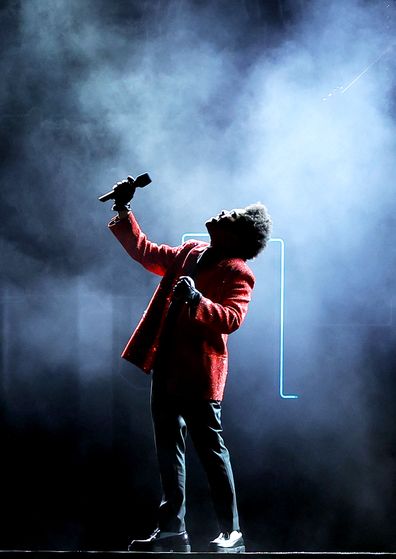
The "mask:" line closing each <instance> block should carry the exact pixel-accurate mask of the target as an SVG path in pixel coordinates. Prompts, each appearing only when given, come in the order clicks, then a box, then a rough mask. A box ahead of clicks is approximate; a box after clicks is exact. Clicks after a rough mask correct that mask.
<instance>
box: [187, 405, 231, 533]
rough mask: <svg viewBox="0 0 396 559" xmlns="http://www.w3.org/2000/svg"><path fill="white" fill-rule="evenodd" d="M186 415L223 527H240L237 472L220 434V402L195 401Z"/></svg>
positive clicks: (224, 530)
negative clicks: (235, 480)
mask: <svg viewBox="0 0 396 559" xmlns="http://www.w3.org/2000/svg"><path fill="white" fill-rule="evenodd" d="M186 408H187V406H186ZM184 417H185V419H186V422H187V426H188V429H189V432H190V435H191V438H192V441H193V443H194V446H195V448H196V450H197V453H198V456H199V458H200V461H201V463H202V465H203V467H204V468H205V471H206V474H207V476H208V482H209V487H210V490H211V494H212V499H213V504H214V507H215V511H216V514H217V518H218V521H219V527H220V530H221V532H232V531H234V530H238V531H239V518H238V509H237V502H236V494H235V485H234V476H233V473H232V469H231V463H230V455H229V452H228V450H227V448H226V446H225V444H224V441H223V437H222V435H221V433H222V430H223V428H222V425H221V404H220V402H215V401H209V402H199V403H194V404H192V405H190V406H188V408H187V409H186V410H185V412H184Z"/></svg>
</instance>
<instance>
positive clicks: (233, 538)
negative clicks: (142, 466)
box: [109, 177, 272, 553]
mask: <svg viewBox="0 0 396 559" xmlns="http://www.w3.org/2000/svg"><path fill="white" fill-rule="evenodd" d="M128 186H129V188H128ZM134 190H135V189H134V188H133V179H132V178H131V177H128V179H127V180H126V181H122V182H120V183H117V185H116V187H115V192H116V193H117V192H118V195H117V194H116V196H115V201H116V203H115V204H114V206H113V209H114V210H116V211H118V216H115V217H114V218H113V219H112V220H111V221H110V223H109V227H110V230H111V231H112V233H114V235H115V236H116V237H117V239H118V240H119V241H120V242H121V244H122V245H123V247H124V248H125V250H126V251H127V252H128V254H129V255H130V256H131V257H132V258H134V259H135V260H137V261H138V262H140V264H142V265H143V266H144V267H145V268H147V269H148V270H149V271H151V272H153V273H155V274H158V275H160V276H162V280H161V282H160V284H159V286H158V288H157V290H156V292H155V294H154V295H153V297H152V299H151V301H150V304H149V306H148V308H147V310H146V311H145V313H144V314H143V317H142V319H141V320H140V322H139V324H138V326H137V328H136V330H135V331H134V333H133V334H132V337H131V338H130V340H129V342H128V344H127V346H126V347H125V349H124V351H123V353H122V357H124V358H125V359H127V360H128V361H130V362H132V363H134V364H135V365H137V366H138V367H140V368H141V369H142V370H143V371H144V372H146V373H150V372H153V379H152V389H151V411H152V418H153V425H154V434H155V443H156V450H157V456H158V463H159V469H160V475H161V485H162V491H163V495H162V501H161V504H160V507H159V515H158V527H157V529H156V530H155V531H154V532H153V534H152V535H151V536H150V537H149V538H148V539H147V540H133V541H132V542H131V544H130V546H129V550H130V551H157V552H162V551H174V552H178V551H179V552H180V551H181V552H183V551H185V552H188V551H190V550H191V547H190V543H189V539H188V535H187V532H186V527H185V521H184V516H185V441H186V436H187V430H188V431H189V433H190V436H191V438H192V441H193V443H194V446H195V448H196V451H197V453H198V456H199V458H200V461H201V463H202V465H203V467H204V469H205V471H206V474H207V478H208V483H209V486H210V490H211V495H212V499H213V504H214V508H215V511H216V515H217V518H218V522H219V528H220V534H219V536H218V537H217V538H216V539H214V540H212V541H211V542H210V544H209V550H211V551H215V552H232V553H238V552H243V551H245V546H244V541H243V537H242V533H241V532H240V526H239V518H238V510H237V503H236V495H235V486H234V479H233V474H232V469H231V464H230V457H229V453H228V450H227V448H226V446H225V445H224V441H223V438H222V435H221V433H222V425H221V401H222V399H223V392H224V386H225V382H226V376H227V364H228V359H227V337H228V334H230V333H232V332H234V331H235V330H237V329H238V328H239V326H240V325H241V323H242V321H243V319H244V317H245V315H246V312H247V308H248V303H249V301H250V295H251V291H252V289H253V285H254V275H253V273H252V271H251V270H250V268H249V267H248V266H247V264H246V260H248V259H251V258H254V257H255V256H257V254H258V253H259V252H260V251H261V250H262V249H263V248H264V247H265V246H266V244H267V242H268V240H269V238H270V234H271V227H272V223H271V218H270V216H269V215H268V212H267V210H266V208H265V206H263V205H262V204H253V205H251V206H248V207H247V208H244V209H236V210H232V211H222V212H221V213H220V214H219V215H217V216H216V217H213V218H212V219H210V220H208V221H207V222H206V224H205V225H206V227H207V230H208V233H209V235H210V244H209V243H204V242H198V241H188V242H186V243H184V244H182V245H181V246H178V247H170V246H168V245H157V244H155V243H152V242H150V241H149V240H148V239H147V237H146V236H145V235H144V234H143V233H142V231H141V229H140V227H139V225H138V223H137V221H136V218H135V216H134V215H133V213H132V212H131V211H129V204H128V202H129V201H130V199H131V198H132V196H133V194H134Z"/></svg>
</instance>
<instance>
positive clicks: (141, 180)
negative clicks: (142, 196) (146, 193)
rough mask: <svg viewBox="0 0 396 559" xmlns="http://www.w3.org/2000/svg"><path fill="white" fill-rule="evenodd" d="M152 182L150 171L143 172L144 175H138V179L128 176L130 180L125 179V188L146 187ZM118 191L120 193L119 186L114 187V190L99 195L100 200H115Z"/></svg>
mask: <svg viewBox="0 0 396 559" xmlns="http://www.w3.org/2000/svg"><path fill="white" fill-rule="evenodd" d="M150 182H151V178H150V175H149V174H148V173H143V174H142V175H139V176H138V177H136V179H134V178H133V177H128V182H127V181H125V189H129V188H130V187H133V188H144V187H145V186H147V185H148V184H150ZM117 192H118V194H119V193H120V190H119V188H117V189H116V188H113V190H110V192H106V194H103V195H102V196H99V198H98V200H100V201H101V202H107V200H115V199H116V196H117Z"/></svg>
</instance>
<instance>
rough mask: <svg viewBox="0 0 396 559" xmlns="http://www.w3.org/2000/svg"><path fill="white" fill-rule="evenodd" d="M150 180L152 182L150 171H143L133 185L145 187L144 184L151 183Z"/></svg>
mask: <svg viewBox="0 0 396 559" xmlns="http://www.w3.org/2000/svg"><path fill="white" fill-rule="evenodd" d="M150 182H151V179H150V175H149V174H148V173H143V174H142V175H139V176H138V177H136V179H135V181H134V183H133V185H134V186H136V187H138V188H143V187H144V186H147V185H148V184H150Z"/></svg>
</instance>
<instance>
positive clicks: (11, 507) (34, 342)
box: [0, 0, 396, 551]
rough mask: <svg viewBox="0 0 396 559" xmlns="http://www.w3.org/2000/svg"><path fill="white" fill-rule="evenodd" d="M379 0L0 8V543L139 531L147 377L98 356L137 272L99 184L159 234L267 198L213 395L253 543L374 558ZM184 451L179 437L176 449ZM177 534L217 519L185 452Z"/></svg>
mask: <svg viewBox="0 0 396 559" xmlns="http://www.w3.org/2000/svg"><path fill="white" fill-rule="evenodd" d="M395 13H396V5H395V2H394V0H388V1H380V0H378V1H375V0H373V1H357V0H356V1H355V0H343V1H341V0H340V1H336V0H331V1H329V2H325V1H324V0H311V1H308V0H294V1H293V0H244V1H243V0H240V1H235V0H228V1H226V0H219V1H212V2H209V1H198V0H191V1H187V0H151V1H150V0H146V1H139V2H138V1H134V0H130V1H126V0H115V1H110V0H80V1H77V0H53V1H51V0H23V1H22V0H20V1H17V0H3V1H2V2H1V4H0V21H1V29H2V32H1V39H0V40H1V46H2V57H1V62H0V66H1V86H0V106H1V109H0V119H1V159H2V165H1V183H2V188H1V196H2V204H1V212H2V215H1V221H0V223H1V225H0V227H1V241H0V243H1V244H0V247H1V255H2V265H1V276H2V288H1V289H2V291H1V298H0V313H1V314H0V316H1V328H2V336H1V340H2V343H1V377H0V397H1V408H0V410H1V411H0V414H1V466H2V475H1V488H0V495H1V508H2V511H3V520H2V523H1V527H0V548H2V549H32V548H40V549H125V548H126V546H127V543H128V538H130V537H141V536H145V535H148V534H149V533H150V531H151V529H152V528H153V527H154V526H155V516H156V507H157V505H158V502H159V497H160V487H159V481H158V474H157V469H156V461H155V452H154V444H153V439H152V430H151V420H150V415H149V386H150V379H149V377H146V376H145V375H143V374H142V373H141V372H139V371H138V370H137V369H135V368H134V367H133V366H131V365H129V364H127V363H126V362H121V359H120V358H119V355H120V352H121V350H122V348H123V346H124V344H125V343H126V341H127V339H128V337H129V334H130V332H131V331H132V329H133V327H134V326H135V325H136V323H137V321H138V319H139V317H140V315H141V313H142V312H143V310H144V309H145V306H146V305H147V302H148V300H149V298H150V296H151V293H152V291H153V289H154V288H155V285H156V283H157V281H158V278H156V277H154V276H153V277H151V276H150V274H149V273H148V272H145V271H144V270H141V269H140V268H139V267H138V265H137V264H135V263H134V262H132V261H130V260H129V258H128V257H127V256H126V254H125V253H123V251H122V249H121V248H120V247H119V246H118V245H117V243H116V242H115V240H114V239H113V238H112V236H111V234H109V233H108V231H107V229H106V223H107V221H108V219H109V218H110V216H111V215H112V212H111V211H110V205H109V204H106V205H102V204H100V203H99V202H97V200H96V198H97V196H98V195H100V194H102V193H103V192H106V191H107V190H109V188H110V187H111V185H112V184H113V183H114V182H115V181H117V180H120V179H121V178H123V177H125V176H126V175H127V174H132V175H136V174H139V173H141V172H144V171H148V172H150V174H151V176H152V178H153V184H152V185H150V186H149V187H148V188H147V189H145V190H142V191H139V192H138V193H137V195H136V200H135V201H134V209H135V212H136V215H137V217H138V219H139V220H140V222H141V224H142V227H143V229H144V230H145V231H146V232H147V234H148V235H149V237H150V238H152V239H153V240H155V241H156V242H167V243H170V244H178V243H179V242H180V239H181V235H182V234H183V233H185V232H188V231H192V232H202V231H203V230H204V229H203V225H202V224H203V222H204V220H205V219H206V218H208V217H209V216H210V215H212V214H213V213H215V212H217V211H218V210H220V209H222V208H224V207H225V208H230V207H241V206H243V205H246V204H248V203H251V202H255V201H256V200H259V199H260V200H261V201H263V202H265V203H266V204H267V205H268V207H269V209H270V212H271V214H272V216H273V219H274V236H275V237H280V238H283V239H284V240H285V247H286V292H285V297H286V299H285V391H286V392H287V393H289V394H296V395H298V398H294V399H285V398H281V397H280V395H279V386H278V385H279V374H278V369H279V362H278V360H279V342H280V340H279V312H280V308H279V281H280V277H279V246H278V245H277V244H276V243H272V244H270V245H269V247H268V249H267V250H266V252H265V253H264V254H263V255H262V256H260V258H258V259H257V260H255V261H254V262H252V267H253V269H254V271H255V274H256V276H257V286H256V289H255V296H254V299H253V301H252V304H251V309H250V312H249V315H248V318H247V320H246V322H245V324H244V325H243V326H242V328H241V330H240V332H238V333H236V334H234V335H233V336H232V337H231V338H230V352H231V360H230V375H229V383H228V386H227V390H226V398H225V402H224V407H223V410H224V412H223V418H224V428H225V438H226V442H227V444H228V446H229V448H230V450H231V454H232V458H233V465H234V470H235V476H236V482H237V488H238V497H239V503H240V514H241V523H242V529H243V531H244V534H245V535H246V540H247V544H248V549H249V550H307V551H309V550H315V551H316V550H322V551H331V550H345V551H360V550H364V551H395V547H396V533H395V529H394V527H395V521H396V514H395V512H396V510H395V509H396V507H395V496H396V495H395V480H396V472H395V467H396V456H395V449H394V445H395V429H396V428H395V425H396V422H395V419H396V412H395V406H394V399H395V386H396V382H395V378H394V373H395V347H396V346H395V341H396V340H395V339H396V335H395V322H394V300H395V293H396V289H395V279H394V275H395V274H394V268H395V248H394V245H395V243H394V239H395V229H396V222H395V217H394V215H395V205H396V204H395V196H394V183H395V181H394V177H395V137H396V136H395V72H394V71H395V63H394V60H395V49H394V40H395V39H394V37H395ZM191 450H192V449H191ZM188 466H189V469H188V517H187V522H188V529H189V532H190V535H191V538H192V542H193V546H194V548H195V549H205V546H206V543H207V541H208V539H210V538H212V537H214V536H215V535H217V534H216V531H217V527H216V523H215V518H214V513H213V511H212V508H211V504H210V501H209V495H208V489H207V486H206V481H205V478H204V475H203V472H202V471H201V469H200V466H199V464H198V463H197V460H196V457H195V455H194V453H193V452H190V453H189V455H188Z"/></svg>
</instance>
